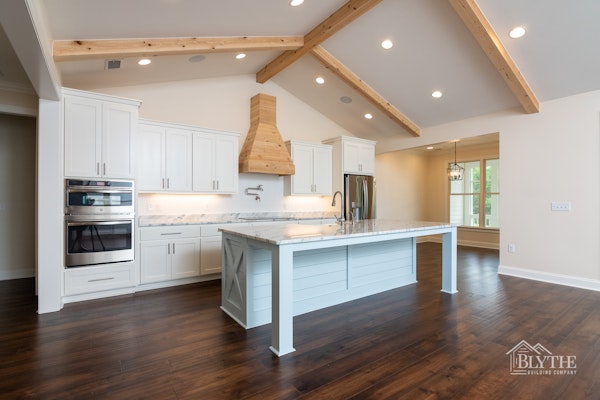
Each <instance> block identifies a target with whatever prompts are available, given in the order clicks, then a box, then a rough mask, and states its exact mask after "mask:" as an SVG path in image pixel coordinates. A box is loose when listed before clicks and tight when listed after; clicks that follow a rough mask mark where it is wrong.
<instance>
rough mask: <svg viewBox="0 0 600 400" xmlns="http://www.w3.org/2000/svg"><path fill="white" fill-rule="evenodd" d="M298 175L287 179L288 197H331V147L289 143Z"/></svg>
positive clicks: (285, 182) (288, 146)
mask: <svg viewBox="0 0 600 400" xmlns="http://www.w3.org/2000/svg"><path fill="white" fill-rule="evenodd" d="M286 146H287V148H288V150H289V152H290V155H291V157H292V160H293V161H294V165H295V166H296V173H295V174H294V175H291V176H289V177H285V180H284V184H285V194H286V195H331V180H332V177H331V174H332V149H331V146H329V145H321V144H314V143H303V142H298V141H293V140H290V141H287V142H286Z"/></svg>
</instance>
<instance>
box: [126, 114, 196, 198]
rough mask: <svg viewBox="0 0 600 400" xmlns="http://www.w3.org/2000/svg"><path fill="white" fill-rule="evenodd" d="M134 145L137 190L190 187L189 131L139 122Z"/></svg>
mask: <svg viewBox="0 0 600 400" xmlns="http://www.w3.org/2000/svg"><path fill="white" fill-rule="evenodd" d="M139 131H140V133H139V137H138V144H137V159H138V179H137V186H138V190H140V191H153V192H162V191H172V192H190V191H191V190H192V131H188V130H185V129H178V128H174V127H171V126H165V125H163V124H160V123H153V122H148V121H143V122H142V123H140V125H139Z"/></svg>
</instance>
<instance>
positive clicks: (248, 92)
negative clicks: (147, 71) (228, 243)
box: [96, 75, 353, 215]
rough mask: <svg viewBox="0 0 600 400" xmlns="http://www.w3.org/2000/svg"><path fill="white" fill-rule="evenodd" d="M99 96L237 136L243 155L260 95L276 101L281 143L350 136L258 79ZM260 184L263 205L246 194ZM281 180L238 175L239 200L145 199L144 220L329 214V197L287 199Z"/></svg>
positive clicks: (152, 115) (199, 82)
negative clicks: (252, 109)
mask: <svg viewBox="0 0 600 400" xmlns="http://www.w3.org/2000/svg"><path fill="white" fill-rule="evenodd" d="M96 91H98V92H102V93H106V94H111V95H115V96H121V97H128V98H134V99H138V100H141V101H142V106H141V108H140V118H145V119H152V120H158V121H166V122H173V123H180V124H188V125H196V126H200V127H204V128H211V129H218V130H225V131H230V132H238V133H240V134H241V136H240V142H239V143H240V149H241V146H242V144H243V143H244V140H245V138H246V135H247V133H248V128H249V127H250V99H251V98H252V96H254V95H255V94H257V93H265V94H269V95H272V96H275V97H276V101H277V127H278V129H279V131H280V133H281V136H282V137H283V140H289V139H296V140H302V141H306V142H313V143H321V141H322V140H323V139H328V138H332V137H336V136H340V135H346V136H353V135H352V134H351V133H349V132H348V131H346V130H345V129H343V128H342V127H340V126H339V125H337V124H335V123H333V122H332V121H331V120H329V119H327V118H325V117H324V116H323V115H322V114H321V113H319V112H318V111H317V110H315V109H313V108H311V107H309V106H308V105H307V104H306V103H303V102H302V101H300V100H298V99H297V98H296V97H294V96H293V95H291V94H290V93H289V92H287V91H285V90H284V89H282V88H281V87H279V86H278V85H277V84H275V83H273V82H267V83H265V84H262V85H261V84H258V83H256V81H255V76H254V75H242V76H233V77H227V78H214V79H201V80H193V81H175V82H167V83H159V84H151V85H140V86H127V87H116V88H104V89H97V90H96ZM258 184H262V185H263V186H264V188H265V190H264V192H263V193H262V200H261V201H260V202H257V201H255V200H254V198H253V197H250V196H246V195H245V194H244V191H245V188H248V187H255V186H257V185H258ZM283 194H284V191H283V178H282V177H278V176H274V175H264V174H240V184H239V193H238V194H236V195H231V196H228V195H191V194H186V195H164V194H163V195H141V197H140V201H139V203H138V213H139V214H140V215H151V214H183V213H221V212H252V211H256V212H259V211H263V212H267V211H329V210H330V209H331V207H330V203H331V200H330V198H329V197H327V196H326V197H317V196H313V197H310V196H307V197H300V196H293V197H284V195H283Z"/></svg>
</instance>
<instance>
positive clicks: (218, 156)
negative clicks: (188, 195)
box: [192, 130, 239, 193]
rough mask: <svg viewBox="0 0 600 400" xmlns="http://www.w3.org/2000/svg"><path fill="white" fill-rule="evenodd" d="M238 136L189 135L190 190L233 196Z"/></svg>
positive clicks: (236, 181)
mask: <svg viewBox="0 0 600 400" xmlns="http://www.w3.org/2000/svg"><path fill="white" fill-rule="evenodd" d="M238 141H239V134H237V133H226V132H216V131H209V130H204V131H199V132H194V135H193V148H194V150H193V172H192V175H193V191H194V192H199V193H237V191H238Z"/></svg>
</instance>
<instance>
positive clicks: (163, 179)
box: [162, 178, 165, 189]
mask: <svg viewBox="0 0 600 400" xmlns="http://www.w3.org/2000/svg"><path fill="white" fill-rule="evenodd" d="M162 188H163V189H165V178H162Z"/></svg>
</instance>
